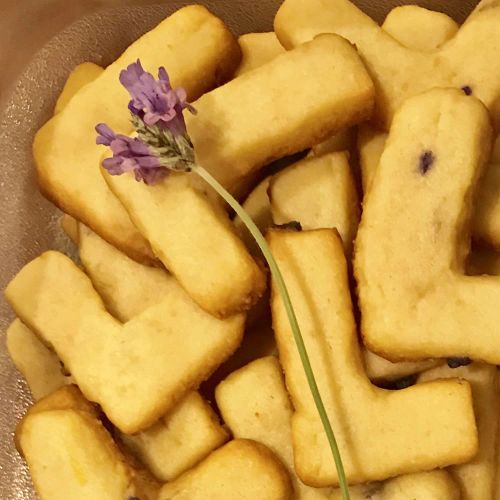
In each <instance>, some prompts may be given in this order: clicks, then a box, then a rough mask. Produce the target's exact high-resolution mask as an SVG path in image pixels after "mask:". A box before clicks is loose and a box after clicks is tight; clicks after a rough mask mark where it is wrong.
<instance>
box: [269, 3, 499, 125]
mask: <svg viewBox="0 0 500 500" xmlns="http://www.w3.org/2000/svg"><path fill="white" fill-rule="evenodd" d="M486 2H488V0H483V1H482V2H481V3H480V4H479V6H478V8H477V9H476V10H475V11H474V12H473V13H472V14H471V16H470V17H469V19H468V20H467V22H466V23H464V24H463V25H462V27H461V29H460V30H459V31H458V32H457V34H456V36H455V37H453V38H452V39H451V40H450V41H449V42H448V43H446V44H445V45H443V46H442V47H441V48H440V49H438V50H436V51H433V52H431V53H429V52H423V51H419V50H415V49H411V48H407V47H405V46H403V45H402V44H401V43H400V42H398V41H396V40H395V39H394V38H393V37H392V36H390V35H389V34H388V33H386V32H385V31H384V30H383V29H382V28H381V27H380V26H378V25H377V23H376V22H375V21H373V20H372V19H371V18H370V17H369V16H368V15H366V14H364V13H363V12H362V11H361V10H359V9H358V7H356V6H355V5H354V4H353V3H352V2H350V1H349V0H331V1H329V2H327V3H325V2H324V0H308V1H307V2H304V1H303V0H285V1H284V2H283V4H282V5H281V7H280V9H279V11H278V13H277V15H276V18H275V20H274V29H275V32H276V35H277V36H278V38H279V40H280V42H281V43H282V45H283V46H284V47H286V48H287V49H290V48H293V47H297V46H298V45H300V44H302V43H304V42H306V41H308V40H312V39H313V38H314V37H315V36H316V35H318V34H322V33H336V34H337V35H341V36H343V37H345V38H347V40H349V41H350V42H351V43H353V44H355V45H356V47H357V48H358V50H359V52H360V54H361V56H362V58H363V61H364V62H365V63H366V65H367V68H368V70H369V72H370V75H371V76H372V77H373V79H374V83H375V86H376V89H377V99H376V106H375V116H374V118H375V121H376V122H377V123H378V124H379V125H380V126H382V127H383V128H385V129H388V128H389V126H390V124H391V121H392V118H393V116H394V113H395V112H396V110H397V109H398V108H399V107H400V106H401V104H402V103H403V102H404V101H405V100H406V99H407V98H408V97H411V96H414V95H417V94H420V93H421V92H424V91H426V90H429V89H431V88H434V87H455V88H457V89H463V92H464V93H466V94H472V95H474V96H476V97H478V98H479V99H480V100H482V101H483V103H484V104H485V105H486V106H487V107H488V109H489V110H490V111H491V113H492V114H493V116H496V117H498V119H499V120H500V106H499V99H500V79H499V78H498V75H499V74H500V58H499V57H498V51H499V49H500V31H499V30H498V25H499V23H500V5H498V4H493V5H486ZM483 7H484V8H483ZM478 47H481V50H478V49H477V48H478Z"/></svg>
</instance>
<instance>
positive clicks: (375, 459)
mask: <svg viewBox="0 0 500 500" xmlns="http://www.w3.org/2000/svg"><path fill="white" fill-rule="evenodd" d="M268 238H269V241H270V245H271V250H272V251H273V254H274V256H275V258H276V260H277V261H278V265H279V266H280V268H281V271H282V273H283V276H284V279H285V282H286V284H287V286H288V290H289V293H290V297H291V300H292V303H293V305H294V308H295V311H296V314H297V318H298V322H299V325H300V327H301V331H302V336H303V337H304V341H305V344H306V347H307V349H308V352H309V357H310V359H311V363H312V367H313V370H314V373H315V376H316V380H317V382H318V386H319V390H320V392H321V395H322V398H323V401H324V403H325V406H326V410H327V413H328V415H329V418H330V421H331V422H332V426H333V428H334V430H335V433H336V437H337V441H338V444H339V448H340V452H341V455H342V458H343V462H344V467H345V470H346V475H347V479H348V481H349V483H350V484H356V483H361V482H367V481H375V480H383V479H386V478H389V477H392V476H397V475H400V474H408V473H412V472H420V471H423V470H430V469H433V468H435V467H443V466H446V465H451V464H454V463H463V462H465V461H467V460H469V459H470V458H472V457H473V456H474V454H475V453H476V451H477V434H476V426H475V421H474V413H473V409H472V398H471V392H470V387H469V385H468V383H467V382H463V381H459V380H443V381H437V382H434V383H432V384H422V385H415V386H412V387H409V388H407V389H403V390H400V391H386V390H383V389H379V388H376V387H375V386H373V385H371V383H370V382H369V380H368V378H367V377H366V374H365V373H364V370H363V364H362V359H361V355H360V351H359V347H358V339H357V335H356V324H355V321H354V317H353V314H352V304H351V297H350V290H349V284H348V277H347V265H346V261H345V257H344V254H343V250H342V245H341V242H340V238H339V237H338V235H336V233H335V231H334V230H331V229H323V230H316V231H309V232H289V231H283V230H281V231H272V232H270V233H269V235H268ZM271 306H272V313H273V327H274V331H275V335H276V342H277V344H278V350H279V354H280V360H281V363H282V366H283V369H284V371H285V376H286V382H287V387H288V390H289V392H290V396H291V399H292V403H293V406H294V408H295V413H294V415H293V417H292V438H293V448H294V454H295V467H296V471H297V474H298V475H299V477H300V478H301V479H302V480H303V481H304V482H306V483H307V484H309V485H312V486H329V485H337V484H338V477H337V472H336V469H335V466H334V462H333V458H332V455H331V451H330V447H329V445H328V441H327V438H326V435H325V432H324V430H323V427H322V425H321V422H320V419H319V416H318V413H317V410H316V408H315V404H314V402H313V399H312V396H311V393H310V390H309V387H308V384H307V382H306V378H305V375H304V370H303V367H302V363H301V361H300V359H299V355H298V352H297V348H296V346H295V341H294V339H293V336H292V332H291V330H290V325H289V322H288V318H287V315H286V311H285V309H284V306H283V304H282V301H281V298H280V296H279V295H278V293H277V291H276V290H275V289H274V286H273V298H272V304H271ZM382 456H383V458H384V459H383V460H381V459H380V457H382Z"/></svg>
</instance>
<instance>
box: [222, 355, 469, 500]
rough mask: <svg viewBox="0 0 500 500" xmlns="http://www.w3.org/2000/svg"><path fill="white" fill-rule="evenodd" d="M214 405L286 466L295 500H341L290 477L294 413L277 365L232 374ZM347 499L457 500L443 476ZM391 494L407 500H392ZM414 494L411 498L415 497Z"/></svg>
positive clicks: (264, 362) (365, 489) (360, 489)
mask: <svg viewBox="0 0 500 500" xmlns="http://www.w3.org/2000/svg"><path fill="white" fill-rule="evenodd" d="M216 395H217V404H218V406H219V408H220V411H221V413H222V416H223V418H224V420H225V422H226V423H227V424H228V426H229V428H230V429H231V432H232V433H233V435H234V436H235V437H237V438H247V439H254V440H255V441H258V442H260V443H263V444H265V445H266V446H267V447H268V448H270V449H271V450H272V451H274V453H276V455H277V456H278V457H279V458H280V459H281V461H282V462H283V463H284V464H285V465H286V466H287V467H288V470H289V471H290V477H291V478H292V482H293V485H294V490H295V496H294V498H296V499H297V500H301V499H304V500H315V499H318V500H319V499H325V498H328V499H330V500H331V499H339V500H341V499H342V493H341V492H340V490H338V489H332V488H311V487H310V486H306V485H305V484H304V483H302V482H301V481H300V479H299V478H298V477H297V475H296V474H295V469H294V463H293V450H292V434H291V428H290V420H291V417H292V414H293V409H292V406H291V403H290V401H289V399H288V394H287V392H286V387H285V381H284V379H283V374H282V372H281V367H280V365H279V363H278V360H277V359H276V358H274V357H267V358H261V359H259V360H256V361H254V362H253V363H250V364H249V365H247V366H245V367H243V368H241V369H240V370H238V371H236V372H234V373H232V374H231V375H230V376H229V377H228V378H227V379H226V380H225V381H224V382H222V383H221V384H220V385H219V386H218V388H217V393H216ZM349 493H350V495H351V499H352V500H366V499H367V498H372V497H370V495H373V499H374V500H375V499H376V500H391V499H393V500H402V499H403V498H404V499H407V500H414V499H417V500H460V492H459V490H458V487H457V485H456V484H455V483H454V482H453V480H452V479H451V477H450V476H449V474H448V473H447V472H444V471H432V472H421V473H416V474H408V475H406V476H401V477H398V478H395V479H390V480H387V481H385V482H384V483H371V484H368V485H357V486H351V487H350V488H349ZM396 493H399V494H400V495H403V494H404V495H406V496H396ZM415 495H416V496H415Z"/></svg>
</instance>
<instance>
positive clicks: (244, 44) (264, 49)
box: [235, 31, 285, 76]
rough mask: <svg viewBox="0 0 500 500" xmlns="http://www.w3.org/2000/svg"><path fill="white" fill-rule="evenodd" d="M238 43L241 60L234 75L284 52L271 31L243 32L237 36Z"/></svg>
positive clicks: (240, 73)
mask: <svg viewBox="0 0 500 500" xmlns="http://www.w3.org/2000/svg"><path fill="white" fill-rule="evenodd" d="M238 43H239V44H240V48H241V62H240V65H239V66H238V69H237V70H236V73H235V76H240V75H242V74H243V73H247V72H248V71H251V70H252V69H255V68H258V67H260V66H262V65H263V64H266V63H268V62H269V61H272V60H273V59H274V58H275V57H277V56H279V55H280V54H283V53H284V52H285V49H284V48H283V46H282V45H281V43H280V42H279V40H278V38H277V37H276V35H275V34H274V32H273V31H271V32H269V33H245V34H244V35H241V36H240V37H239V38H238Z"/></svg>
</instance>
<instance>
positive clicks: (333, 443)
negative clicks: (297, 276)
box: [193, 165, 350, 500]
mask: <svg viewBox="0 0 500 500" xmlns="http://www.w3.org/2000/svg"><path fill="white" fill-rule="evenodd" d="M193 172H196V173H197V174H198V175H199V176H200V177H201V178H202V179H204V180H205V181H206V182H207V183H208V184H210V186H212V187H213V188H214V189H215V190H216V191H217V193H219V194H220V195H221V196H222V198H224V200H225V201H226V202H227V203H228V204H229V205H230V206H231V208H232V209H233V210H234V211H235V212H236V214H237V215H238V216H239V217H240V219H241V220H242V221H243V223H244V224H245V225H246V227H247V228H248V230H249V231H250V233H251V235H252V236H253V237H254V238H255V241H256V242H257V244H258V245H259V247H260V249H261V250H262V253H263V254H264V257H265V259H266V261H267V263H268V264H269V269H270V270H271V274H272V276H273V278H274V280H275V283H276V286H277V287H278V290H279V292H280V295H281V297H282V300H283V304H284V305H285V309H286V313H287V315H288V320H289V321H290V327H291V328H292V332H293V337H294V339H295V343H296V345H297V349H298V351H299V356H300V359H301V361H302V365H303V366H304V371H305V374H306V378H307V382H308V384H309V388H310V389H311V393H312V396H313V399H314V402H315V404H316V408H317V409H318V413H319V417H320V419H321V422H322V424H323V427H324V429H325V433H326V435H327V437H328V442H329V443H330V448H331V450H332V454H333V459H334V460H335V466H336V467H337V473H338V477H339V485H340V490H341V491H342V498H343V500H349V498H350V497H349V488H348V485H347V480H346V477H345V471H344V466H343V464H342V458H341V456H340V452H339V448H338V445H337V440H336V439H335V434H334V432H333V429H332V426H331V424H330V421H329V419H328V414H327V413H326V409H325V405H324V404H323V400H322V399H321V394H320V392H319V389H318V384H317V383H316V379H315V377H314V373H313V370H312V367H311V362H310V360H309V355H308V354H307V350H306V346H305V344H304V339H303V338H302V334H301V332H300V327H299V323H298V321H297V316H296V315H295V311H294V309H293V306H292V302H291V300H290V295H289V293H288V289H287V287H286V284H285V281H284V279H283V275H282V274H281V271H280V269H279V267H278V264H277V262H276V260H275V259H274V257H273V254H272V253H271V249H270V248H269V245H268V244H267V241H266V239H265V238H264V236H263V235H262V233H261V232H260V230H259V228H258V227H257V226H256V225H255V222H254V221H253V220H252V218H251V217H250V216H249V215H248V214H247V212H246V211H245V209H244V208H243V207H242V206H241V205H240V204H239V203H238V201H237V200H236V199H235V198H234V197H233V196H231V194H230V193H228V192H227V191H226V189H225V188H224V187H223V186H222V185H221V184H220V183H219V182H218V181H217V180H216V179H215V178H214V177H212V175H211V174H210V173H208V172H207V171H206V170H205V169H204V168H203V167H201V166H199V165H196V166H195V167H194V168H193Z"/></svg>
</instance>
